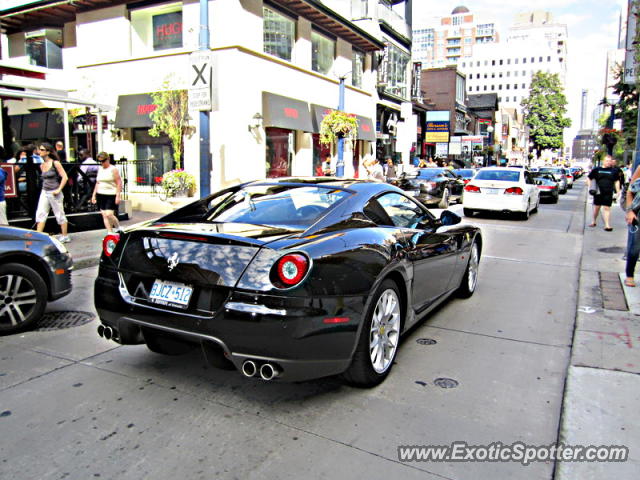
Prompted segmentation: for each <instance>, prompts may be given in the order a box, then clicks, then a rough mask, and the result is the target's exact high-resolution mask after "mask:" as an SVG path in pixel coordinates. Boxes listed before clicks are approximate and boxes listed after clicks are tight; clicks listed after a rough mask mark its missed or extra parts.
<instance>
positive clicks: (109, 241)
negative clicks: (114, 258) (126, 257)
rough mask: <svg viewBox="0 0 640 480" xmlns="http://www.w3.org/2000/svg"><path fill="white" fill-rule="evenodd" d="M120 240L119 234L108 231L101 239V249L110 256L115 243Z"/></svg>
mask: <svg viewBox="0 0 640 480" xmlns="http://www.w3.org/2000/svg"><path fill="white" fill-rule="evenodd" d="M119 241H120V235H119V234H117V233H110V234H109V235H107V236H106V237H104V238H103V239H102V251H103V253H104V254H105V255H106V256H107V257H110V256H111V254H112V253H113V251H114V250H115V249H116V245H118V242H119Z"/></svg>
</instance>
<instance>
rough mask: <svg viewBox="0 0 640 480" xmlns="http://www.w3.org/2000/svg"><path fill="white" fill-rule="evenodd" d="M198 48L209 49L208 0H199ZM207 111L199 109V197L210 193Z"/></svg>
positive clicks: (209, 150)
mask: <svg viewBox="0 0 640 480" xmlns="http://www.w3.org/2000/svg"><path fill="white" fill-rule="evenodd" d="M198 49H199V50H201V51H209V0H200V36H199V48H198ZM209 114H210V112H209V111H206V110H205V111H202V110H201V111H200V115H199V116H200V118H199V120H200V128H199V130H200V197H201V198H202V197H207V196H209V194H210V193H211V153H210V152H211V139H210V135H211V128H210V124H209Z"/></svg>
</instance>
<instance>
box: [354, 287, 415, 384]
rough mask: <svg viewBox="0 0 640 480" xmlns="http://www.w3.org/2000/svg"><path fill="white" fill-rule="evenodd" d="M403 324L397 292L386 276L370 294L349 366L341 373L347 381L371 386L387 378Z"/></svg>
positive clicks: (396, 288)
mask: <svg viewBox="0 0 640 480" xmlns="http://www.w3.org/2000/svg"><path fill="white" fill-rule="evenodd" d="M402 324H403V318H402V306H401V304H400V293H399V291H398V287H397V285H396V284H395V282H393V281H392V280H389V279H387V280H385V281H383V282H382V283H381V284H380V286H379V287H378V288H377V289H376V291H375V293H374V295H373V297H372V301H371V305H370V306H369V309H368V311H367V314H366V316H365V319H364V323H363V325H362V330H361V331H360V337H359V339H358V345H357V347H356V351H355V353H354V354H353V358H352V360H351V365H350V366H349V368H348V369H347V371H346V372H345V373H344V374H343V376H344V378H345V379H346V380H347V382H349V383H350V384H351V385H353V386H356V387H362V388H370V387H375V386H376V385H378V384H379V383H381V382H382V381H383V380H384V379H385V378H387V375H389V372H390V371H391V368H392V367H393V361H394V359H395V356H396V353H397V351H398V344H399V342H400V330H401V328H402Z"/></svg>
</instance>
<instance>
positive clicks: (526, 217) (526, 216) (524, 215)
mask: <svg viewBox="0 0 640 480" xmlns="http://www.w3.org/2000/svg"><path fill="white" fill-rule="evenodd" d="M529 207H530V205H529V204H528V203H527V208H526V210H525V211H524V212H521V213H520V215H519V216H520V220H524V221H525V222H526V221H527V220H529Z"/></svg>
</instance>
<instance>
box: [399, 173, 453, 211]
mask: <svg viewBox="0 0 640 480" xmlns="http://www.w3.org/2000/svg"><path fill="white" fill-rule="evenodd" d="M464 185H465V183H464V181H463V180H462V179H461V178H459V177H458V176H457V175H454V174H453V173H452V172H451V170H449V169H448V168H420V169H418V170H416V171H415V172H406V173H404V174H403V175H402V177H401V178H400V181H399V182H398V186H399V187H400V188H401V189H403V190H404V191H406V192H409V194H410V195H413V196H414V197H415V198H417V199H418V200H420V201H421V202H422V203H424V204H425V205H428V206H435V205H437V206H438V207H440V208H447V207H448V206H449V204H450V203H453V202H460V200H461V199H462V190H463V188H464Z"/></svg>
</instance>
